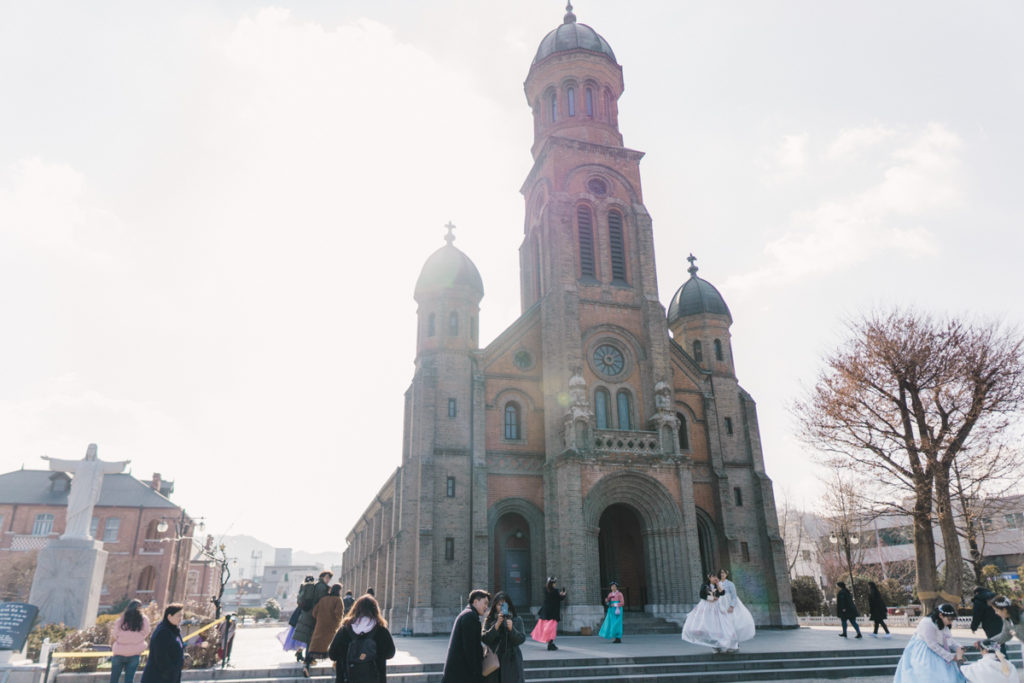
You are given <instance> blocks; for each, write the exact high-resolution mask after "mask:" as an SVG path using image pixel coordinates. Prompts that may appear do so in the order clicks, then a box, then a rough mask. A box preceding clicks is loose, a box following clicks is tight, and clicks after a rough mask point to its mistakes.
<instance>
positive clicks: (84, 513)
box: [42, 443, 131, 541]
mask: <svg viewBox="0 0 1024 683" xmlns="http://www.w3.org/2000/svg"><path fill="white" fill-rule="evenodd" d="M42 457H43V460H48V461H50V469H51V470H54V471H56V472H71V473H73V474H74V475H75V478H74V479H72V480H71V492H70V493H68V521H67V525H66V526H65V528H64V535H62V536H61V538H80V539H84V540H86V541H91V540H92V535H91V534H90V533H89V526H90V525H91V523H92V509H93V506H95V505H96V501H98V500H99V499H100V490H101V489H102V488H103V475H104V474H117V473H118V472H123V471H124V468H125V466H126V465H128V463H130V462H131V460H122V461H121V462H104V461H103V460H100V459H99V458H97V457H96V444H94V443H91V444H89V448H87V449H86V451H85V460H59V459H57V458H51V457H49V456H46V455H44V456H42Z"/></svg>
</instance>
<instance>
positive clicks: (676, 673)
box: [58, 646, 1021, 683]
mask: <svg viewBox="0 0 1024 683" xmlns="http://www.w3.org/2000/svg"><path fill="white" fill-rule="evenodd" d="M902 654H903V649H902V648H900V647H891V648H879V649H872V650H862V651H851V650H849V649H843V650H822V651H805V652H738V653H732V654H710V653H709V654H700V655H659V656H638V657H591V658H586V657H567V658H565V659H557V658H552V659H540V660H528V661H526V662H525V668H526V680H527V681H529V682H531V683H569V682H570V681H580V682H583V683H598V682H601V681H609V682H614V683H634V682H636V683H640V682H643V683H652V682H655V681H657V682H659V683H677V682H683V681H689V682H697V681H699V682H701V683H727V682H736V681H752V680H757V681H768V680H794V679H805V678H816V679H840V678H850V677H852V676H853V675H854V674H855V675H856V676H858V677H871V676H892V675H893V673H895V671H896V665H897V663H898V662H899V659H900V655H902ZM1009 654H1010V659H1011V660H1012V661H1013V662H1015V663H1019V662H1020V661H1021V651H1020V646H1013V647H1011V648H1010V653H1009ZM975 657H976V655H975ZM975 657H970V658H972V659H973V658H975ZM441 669H442V666H441V665H440V664H437V663H434V664H395V665H390V666H388V680H394V681H402V682H403V683H439V682H440V680H441ZM108 680H109V674H106V673H103V674H101V673H96V674H61V675H60V676H59V678H58V683H106V681H108ZM182 680H183V681H187V682H189V683H207V682H212V681H222V682H238V683H270V682H271V681H285V682H287V683H307V682H308V681H318V682H321V683H330V681H333V680H334V670H333V669H332V668H331V667H329V666H317V667H314V669H313V676H312V677H311V678H305V677H303V676H302V674H301V671H300V669H299V668H298V666H294V667H281V668H275V669H251V670H242V669H230V668H229V669H223V670H222V669H216V670H188V671H185V672H184V673H183V676H182Z"/></svg>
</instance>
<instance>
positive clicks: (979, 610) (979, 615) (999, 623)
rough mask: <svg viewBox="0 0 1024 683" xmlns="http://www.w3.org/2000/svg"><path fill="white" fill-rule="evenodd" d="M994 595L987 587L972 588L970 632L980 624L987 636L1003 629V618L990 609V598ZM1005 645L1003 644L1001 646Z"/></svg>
mask: <svg viewBox="0 0 1024 683" xmlns="http://www.w3.org/2000/svg"><path fill="white" fill-rule="evenodd" d="M994 597H996V594H995V593H993V592H992V591H990V590H989V589H987V588H983V587H981V586H978V587H976V588H975V589H974V598H973V599H972V600H971V607H972V612H973V615H974V616H972V617H971V633H974V632H975V631H977V630H978V627H979V626H981V628H982V629H984V630H985V635H986V636H987V637H989V638H992V637H993V636H997V635H999V632H1000V631H1002V630H1003V620H1002V618H1001V617H1000V616H999V615H998V614H996V611H995V610H994V609H992V605H991V601H992V598H994ZM1003 647H1004V648H1005V647H1006V646H1005V645H1004V646H1003Z"/></svg>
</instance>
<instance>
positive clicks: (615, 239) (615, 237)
mask: <svg viewBox="0 0 1024 683" xmlns="http://www.w3.org/2000/svg"><path fill="white" fill-rule="evenodd" d="M608 247H609V250H610V251H611V258H612V282H625V281H626V247H625V243H624V242H623V239H622V214H621V213H619V212H618V211H609V212H608Z"/></svg>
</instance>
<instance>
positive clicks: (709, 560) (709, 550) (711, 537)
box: [697, 508, 721, 580]
mask: <svg viewBox="0 0 1024 683" xmlns="http://www.w3.org/2000/svg"><path fill="white" fill-rule="evenodd" d="M714 528H715V526H714V522H713V521H712V520H711V516H710V515H708V513H706V512H704V511H703V510H701V509H700V508H697V545H698V547H699V548H700V569H701V573H702V577H701V580H703V577H706V576H707V575H708V574H710V573H711V572H713V571H717V570H718V569H720V568H721V567H720V565H719V562H718V553H717V550H716V548H715V533H714Z"/></svg>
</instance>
